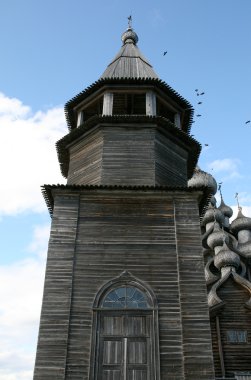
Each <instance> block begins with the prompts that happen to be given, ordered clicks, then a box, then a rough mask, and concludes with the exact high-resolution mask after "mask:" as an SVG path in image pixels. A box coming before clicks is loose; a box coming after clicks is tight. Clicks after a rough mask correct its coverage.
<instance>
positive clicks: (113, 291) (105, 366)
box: [90, 271, 159, 380]
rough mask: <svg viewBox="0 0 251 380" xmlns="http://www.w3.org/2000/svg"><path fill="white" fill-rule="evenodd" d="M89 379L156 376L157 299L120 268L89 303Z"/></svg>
mask: <svg viewBox="0 0 251 380" xmlns="http://www.w3.org/2000/svg"><path fill="white" fill-rule="evenodd" d="M92 344H93V350H92V360H91V363H92V367H91V369H90V371H91V373H92V375H91V378H93V379H107V380H127V379H138V380H141V379H142V380H143V379H144V380H150V379H156V380H157V379H159V377H158V374H159V350H158V317H157V300H156V297H155V296H154V294H153V292H152V290H151V289H150V288H149V287H148V286H146V285H145V284H144V283H143V282H141V281H140V280H138V279H136V278H135V277H134V276H132V275H131V273H129V272H126V271H124V272H123V273H122V274H121V275H120V276H119V277H117V278H115V279H114V280H112V281H109V282H108V283H107V284H105V285H104V286H103V287H102V288H101V289H100V290H99V292H98V294H97V296H96V298H95V301H94V305H93V332H92Z"/></svg>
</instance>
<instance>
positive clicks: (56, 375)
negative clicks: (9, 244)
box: [34, 192, 79, 380]
mask: <svg viewBox="0 0 251 380" xmlns="http://www.w3.org/2000/svg"><path fill="white" fill-rule="evenodd" d="M78 214H79V195H78V194H67V192H66V193H65V194H64V195H61V196H60V197H56V199H55V207H54V216H53V220H52V226H51V235H50V241H49V247H48V257H47V265H46V274H45V284H44V295H43V303H42V311H41V319H40V328H39V336H38V344H37V355H36V363H35V370H34V380H64V379H65V367H66V356H67V343H68V330H69V323H70V307H71V296H72V280H73V263H74V256H75V242H76V233H77V225H78Z"/></svg>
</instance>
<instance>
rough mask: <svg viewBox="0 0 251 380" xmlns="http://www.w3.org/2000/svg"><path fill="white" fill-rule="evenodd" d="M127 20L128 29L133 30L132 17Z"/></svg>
mask: <svg viewBox="0 0 251 380" xmlns="http://www.w3.org/2000/svg"><path fill="white" fill-rule="evenodd" d="M127 20H128V28H129V29H131V28H132V15H130V16H128V17H127Z"/></svg>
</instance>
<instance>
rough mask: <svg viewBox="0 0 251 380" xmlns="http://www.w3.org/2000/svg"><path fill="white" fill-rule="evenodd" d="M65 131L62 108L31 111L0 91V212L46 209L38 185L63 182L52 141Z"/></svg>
mask: <svg viewBox="0 0 251 380" xmlns="http://www.w3.org/2000/svg"><path fill="white" fill-rule="evenodd" d="M66 132H67V128H66V124H65V116H64V111H63V108H62V107H56V108H52V109H49V110H47V111H46V112H42V111H38V112H36V113H35V114H32V111H31V109H30V107H28V106H26V105H23V104H22V102H21V101H20V100H18V99H14V98H8V97H6V96H5V95H3V94H1V93H0V139H1V142H2V145H1V150H0V160H1V163H2V165H1V178H2V186H1V188H0V215H1V214H2V215H15V214H17V213H20V212H23V211H35V212H41V211H43V210H45V202H44V200H43V198H42V195H41V190H40V186H41V185H43V184H44V183H64V182H65V180H64V179H63V177H62V176H61V174H60V169H59V164H58V161H57V155H56V149H55V142H56V141H57V140H59V139H60V138H61V137H63V136H64V135H65V133H66Z"/></svg>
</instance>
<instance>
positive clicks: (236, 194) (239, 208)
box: [235, 193, 241, 211]
mask: <svg viewBox="0 0 251 380" xmlns="http://www.w3.org/2000/svg"><path fill="white" fill-rule="evenodd" d="M235 198H236V201H237V206H238V211H241V207H240V202H239V194H238V193H235Z"/></svg>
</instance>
